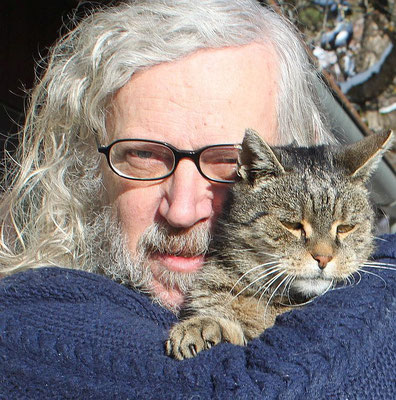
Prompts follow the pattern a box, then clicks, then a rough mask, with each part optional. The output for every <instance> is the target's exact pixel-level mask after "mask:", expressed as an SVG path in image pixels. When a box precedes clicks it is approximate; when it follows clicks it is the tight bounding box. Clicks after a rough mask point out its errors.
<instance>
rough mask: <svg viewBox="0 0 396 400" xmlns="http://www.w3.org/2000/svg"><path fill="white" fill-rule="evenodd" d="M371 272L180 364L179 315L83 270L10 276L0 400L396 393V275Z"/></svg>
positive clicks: (0, 338)
mask: <svg viewBox="0 0 396 400" xmlns="http://www.w3.org/2000/svg"><path fill="white" fill-rule="evenodd" d="M382 239H383V240H380V241H378V248H377V252H376V255H375V258H376V259H377V260H378V261H379V262H381V263H392V264H396V235H387V236H384V237H383V238H382ZM395 267H396V265H395ZM366 270H367V271H368V272H370V273H363V272H362V273H361V280H360V281H359V279H358V278H357V279H356V280H357V281H356V284H355V285H353V286H348V287H345V288H342V289H339V290H333V291H331V292H329V293H327V294H325V295H324V296H322V297H320V298H318V299H316V300H315V301H314V302H312V303H311V304H308V305H306V306H304V307H302V308H298V309H295V310H293V311H292V312H288V313H286V314H283V315H281V316H279V317H278V318H277V322H276V324H275V326H274V327H273V328H271V329H268V330H266V331H265V332H264V333H263V334H262V335H261V336H260V337H259V338H257V339H255V340H253V341H251V342H250V343H249V344H248V345H247V346H246V347H240V346H234V345H231V344H228V343H224V344H220V345H218V346H215V347H213V348H212V349H211V350H209V351H204V352H202V353H200V354H199V355H198V356H197V357H196V358H194V359H190V360H184V361H176V360H173V359H171V358H168V357H167V356H166V355H165V352H164V341H165V339H166V338H167V332H168V330H169V328H170V327H171V326H172V324H173V323H175V322H176V317H175V316H174V315H173V314H172V313H170V312H169V311H167V310H165V309H163V308H161V307H159V306H157V305H155V304H153V303H152V302H151V300H150V299H149V297H147V296H145V295H143V294H141V293H139V292H136V291H134V290H131V289H128V288H126V287H124V286H122V285H119V284H117V283H115V282H113V281H111V280H110V279H107V278H105V277H103V276H99V275H94V274H90V273H86V272H83V271H77V270H70V269H63V268H41V269H35V270H29V271H26V272H22V273H18V274H15V275H13V276H10V277H8V278H5V279H2V280H1V281H0V399H7V400H13V399H33V400H35V399H40V400H41V399H51V400H54V399H84V400H85V399H179V400H182V399H197V400H198V399H201V400H203V399H284V400H293V399H304V400H308V399H314V400H320V399H326V400H353V399H356V400H366V399H373V400H374V399H375V400H380V399H386V400H393V399H396V379H395V376H396V345H395V341H396V300H395V295H396V271H395V270H391V269H390V268H389V267H387V269H382V268H381V269H373V268H366ZM373 273H375V275H373Z"/></svg>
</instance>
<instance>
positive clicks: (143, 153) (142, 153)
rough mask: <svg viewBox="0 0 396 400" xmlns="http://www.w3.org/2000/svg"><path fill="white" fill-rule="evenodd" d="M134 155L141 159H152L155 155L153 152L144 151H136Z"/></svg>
mask: <svg viewBox="0 0 396 400" xmlns="http://www.w3.org/2000/svg"><path fill="white" fill-rule="evenodd" d="M134 153H136V155H137V156H138V157H139V158H151V157H152V155H153V153H152V152H151V151H144V150H136V151H135V152H134Z"/></svg>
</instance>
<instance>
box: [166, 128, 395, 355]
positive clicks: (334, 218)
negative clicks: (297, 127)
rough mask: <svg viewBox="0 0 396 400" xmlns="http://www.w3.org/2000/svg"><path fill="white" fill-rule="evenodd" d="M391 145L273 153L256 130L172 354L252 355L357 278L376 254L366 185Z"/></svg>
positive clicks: (174, 335) (174, 334) (373, 142)
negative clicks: (246, 351)
mask: <svg viewBox="0 0 396 400" xmlns="http://www.w3.org/2000/svg"><path fill="white" fill-rule="evenodd" d="M391 141H392V132H391V131H388V132H384V133H382V134H379V135H370V136H368V137H366V138H365V139H363V140H361V141H360V142H357V143H354V144H352V145H348V146H345V147H341V146H314V147H302V148H298V147H292V146H285V147H270V146H269V145H267V144H266V143H265V142H264V141H263V140H262V139H261V138H260V137H259V136H258V135H257V134H256V133H255V132H254V131H252V130H247V131H246V134H245V137H244V140H243V143H242V150H241V153H240V160H239V163H238V176H239V179H238V181H237V182H236V183H235V184H234V185H232V188H231V190H230V195H229V198H228V200H227V202H226V204H225V205H224V210H223V213H222V215H221V216H220V217H219V220H218V223H217V228H216V231H215V232H214V239H213V243H212V248H211V251H210V254H209V257H208V259H207V262H206V263H205V266H204V267H203V269H202V271H201V272H200V273H199V276H198V277H197V281H196V282H195V285H194V288H193V289H192V290H191V292H190V293H189V296H188V298H187V300H186V304H185V307H184V308H183V310H182V311H181V314H180V317H181V322H179V323H178V324H176V325H175V326H174V327H173V328H172V329H171V331H170V337H169V339H168V340H167V342H166V352H167V354H168V355H170V356H172V357H174V358H176V359H184V358H190V357H194V356H195V355H196V354H197V353H198V352H200V351H201V350H204V349H209V348H210V347H212V346H213V345H215V344H218V343H219V342H231V343H234V344H239V345H244V344H246V342H247V341H248V340H250V339H252V338H255V337H257V336H258V335H260V333H262V332H263V331H264V330H265V329H266V328H268V327H270V326H271V325H273V323H274V321H275V317H276V316H277V315H279V314H281V313H284V312H285V311H288V310H289V309H290V307H291V306H292V305H293V304H301V303H304V302H306V301H308V300H309V299H311V298H313V297H315V296H318V295H321V294H323V293H325V292H326V291H328V290H329V289H331V288H333V287H334V286H335V285H336V284H337V283H339V282H343V281H347V280H348V278H349V277H351V275H352V274H353V273H355V272H356V271H358V270H359V268H360V266H361V264H362V263H363V262H364V261H365V260H367V258H368V257H369V255H370V253H371V252H372V250H373V234H372V230H373V210H372V207H371V205H370V201H369V193H368V191H367V189H366V187H365V183H366V182H367V180H368V178H369V176H370V174H371V172H372V171H373V170H374V168H375V166H376V165H377V163H378V162H379V161H380V159H381V156H382V154H383V153H384V151H385V150H386V149H387V148H389V146H390V143H391Z"/></svg>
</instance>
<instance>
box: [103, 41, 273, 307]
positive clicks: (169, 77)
mask: <svg viewBox="0 0 396 400" xmlns="http://www.w3.org/2000/svg"><path fill="white" fill-rule="evenodd" d="M277 81H278V65H277V57H276V54H275V52H274V50H273V49H272V48H271V47H270V46H267V45H266V46H264V45H259V44H250V45H247V46H243V47H238V48H237V47H230V48H226V49H217V50H201V51H199V52H196V53H194V54H193V55H190V56H188V57H186V58H183V59H181V60H179V61H176V62H172V63H166V64H161V65H158V66H155V67H152V68H150V69H148V70H146V71H141V72H139V73H136V74H135V75H134V76H133V77H132V79H131V80H130V81H129V83H128V84H127V85H125V86H124V87H123V88H122V89H120V90H119V91H118V92H117V93H116V94H115V96H114V98H113V101H112V107H111V109H112V111H111V115H110V116H109V117H108V119H107V131H108V132H109V135H110V142H112V141H114V140H116V139H123V138H142V139H154V140H158V141H163V142H167V143H169V144H171V145H173V146H175V147H177V148H178V149H182V150H196V149H199V148H201V147H204V146H207V145H211V144H219V143H240V142H241V141H242V138H243V135H244V131H245V129H246V128H253V129H255V130H257V131H258V132H259V133H260V134H261V135H262V136H263V137H264V138H265V139H266V140H267V141H268V142H270V143H275V142H276V93H277ZM110 142H109V143H110ZM109 143H107V144H109ZM102 169H103V177H104V184H105V188H106V192H107V196H108V199H107V200H108V201H109V203H110V204H112V205H113V207H114V211H115V214H116V216H117V218H118V219H119V222H120V224H121V227H122V231H123V233H124V234H126V236H127V246H128V250H129V251H130V254H131V256H132V257H133V256H134V255H135V253H136V249H137V246H138V243H139V239H140V238H141V237H142V235H143V233H144V232H145V231H146V230H147V229H148V228H149V227H151V226H152V225H153V224H154V223H159V224H160V225H162V226H164V227H165V228H169V229H171V230H172V231H176V232H179V233H180V236H181V237H183V236H188V235H190V236H191V235H192V236H194V235H195V232H196V231H197V230H198V231H201V230H202V229H203V230H204V231H206V230H208V229H209V230H211V229H212V227H213V224H214V221H215V219H216V216H217V215H218V214H219V212H220V211H221V208H222V204H223V201H224V199H225V197H226V194H227V190H228V188H229V185H228V184H224V183H214V182H211V181H208V180H207V179H205V178H204V177H203V176H202V175H200V173H199V172H198V170H197V168H196V166H195V165H194V163H193V161H192V160H190V159H182V160H181V161H180V162H179V165H178V167H177V168H176V170H175V172H174V174H173V175H171V176H170V177H168V178H166V179H163V180H159V181H151V182H138V181H131V180H127V179H124V178H121V177H119V176H117V175H116V174H115V173H113V172H112V171H111V170H110V168H109V167H108V165H107V164H106V163H105V162H103V164H102ZM172 228H176V230H175V229H172ZM190 247H191V246H190ZM193 252H194V250H191V249H189V250H188V251H185V252H184V251H180V249H177V250H176V249H175V250H172V247H169V249H168V250H167V252H166V253H165V254H163V253H159V252H152V253H150V254H148V256H147V258H148V259H147V262H148V264H147V265H149V268H150V269H151V273H152V283H151V287H150V288H149V290H150V291H151V292H152V294H153V295H154V296H156V297H158V298H159V299H161V301H162V302H163V303H164V304H165V305H169V306H170V307H172V306H177V305H179V304H181V302H182V301H183V294H182V293H181V291H180V289H179V288H178V286H177V285H174V286H173V287H170V285H169V284H167V283H166V282H164V280H163V279H162V278H161V276H162V275H163V273H164V272H165V273H167V272H168V271H170V272H172V273H174V274H176V275H179V276H183V275H188V274H192V273H195V272H196V271H198V270H199V269H200V268H201V267H202V264H203V261H204V260H203V257H202V256H201V255H198V254H192V253H193ZM176 253H177V254H176Z"/></svg>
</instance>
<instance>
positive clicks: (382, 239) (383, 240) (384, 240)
mask: <svg viewBox="0 0 396 400" xmlns="http://www.w3.org/2000/svg"><path fill="white" fill-rule="evenodd" d="M374 239H376V240H381V241H382V242H389V240H387V239H384V238H381V237H378V236H374Z"/></svg>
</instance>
